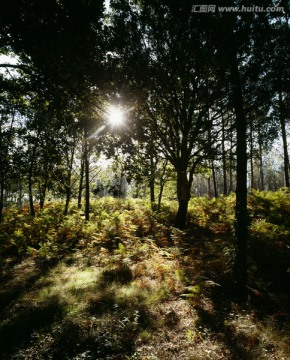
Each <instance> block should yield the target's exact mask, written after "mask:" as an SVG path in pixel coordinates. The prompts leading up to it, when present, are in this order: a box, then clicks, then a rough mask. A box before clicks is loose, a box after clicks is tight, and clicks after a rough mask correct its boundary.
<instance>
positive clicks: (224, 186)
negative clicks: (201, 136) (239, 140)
mask: <svg viewBox="0 0 290 360" xmlns="http://www.w3.org/2000/svg"><path fill="white" fill-rule="evenodd" d="M225 141H226V138H225V119H224V117H223V116H222V159H223V194H224V196H227V195H228V187H227V164H226V149H225Z"/></svg>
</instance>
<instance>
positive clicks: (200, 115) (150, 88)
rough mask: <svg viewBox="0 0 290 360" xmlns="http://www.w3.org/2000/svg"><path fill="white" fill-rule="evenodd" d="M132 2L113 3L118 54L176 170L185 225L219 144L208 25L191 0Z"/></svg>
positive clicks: (146, 120)
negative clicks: (195, 185) (202, 169)
mask: <svg viewBox="0 0 290 360" xmlns="http://www.w3.org/2000/svg"><path fill="white" fill-rule="evenodd" d="M130 4H131V5H130ZM130 4H129V3H128V2H127V1H114V2H113V3H112V6H113V9H114V11H113V23H114V26H115V32H116V34H115V37H116V39H117V40H116V42H117V44H118V45H119V47H118V48H117V54H118V56H119V58H120V63H121V64H122V71H123V74H125V75H124V77H125V78H126V81H127V83H128V85H129V88H131V91H130V90H129V92H131V93H132V89H134V90H135V92H136V93H137V97H136V99H135V100H136V101H138V108H139V109H140V110H141V111H140V114H141V115H140V117H141V120H142V123H143V124H146V128H147V131H148V132H150V133H154V136H155V139H156V140H155V144H154V145H155V147H156V152H157V153H160V154H162V156H163V157H164V158H165V159H167V160H168V161H169V162H170V163H171V164H172V165H173V166H174V168H175V171H176V173H177V198H178V202H179V207H178V211H177V214H176V220H175V225H176V226H177V227H180V228H182V227H184V226H185V223H186V215H187V208H188V202H189V199H190V192H191V185H192V181H193V174H194V173H195V171H196V167H197V165H200V164H201V162H203V161H205V160H207V159H208V158H210V157H211V156H212V155H213V145H214V143H215V141H214V137H215V135H214V133H213V131H214V128H213V123H214V122H215V121H216V119H217V117H218V116H217V115H216V114H215V113H214V110H213V108H211V106H212V105H213V103H214V100H215V98H216V96H217V89H216V86H215V81H214V74H213V72H210V71H209V67H208V64H207V61H205V59H207V58H208V57H209V56H210V51H209V47H208V43H207V38H206V30H205V29H206V25H207V23H204V22H203V21H202V18H196V17H194V15H193V13H192V12H191V9H192V3H191V1H182V3H179V4H178V5H177V4H176V3H175V2H170V1H162V2H160V3H158V4H157V3H156V2H154V1H138V2H132V3H130ZM180 19H183V21H182V22H181V21H179V20H180ZM207 19H208V18H207ZM122 90H124V88H123V89H122ZM126 91H127V89H126V90H124V92H126ZM210 109H211V110H210ZM209 112H211V116H210V117H209V116H208V113H209ZM144 131H146V129H145V130H144ZM209 131H211V135H212V137H211V142H210V143H209V142H208V138H207V135H208V132H209Z"/></svg>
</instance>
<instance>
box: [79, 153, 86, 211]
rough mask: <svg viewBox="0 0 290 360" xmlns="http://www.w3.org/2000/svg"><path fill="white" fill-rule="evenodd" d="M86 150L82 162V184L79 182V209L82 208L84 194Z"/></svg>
mask: <svg viewBox="0 0 290 360" xmlns="http://www.w3.org/2000/svg"><path fill="white" fill-rule="evenodd" d="M84 157H85V150H84V151H83V154H82V160H81V169H80V182H79V191H78V209H79V210H80V209H81V208H82V194H83V186H84V172H85V160H84Z"/></svg>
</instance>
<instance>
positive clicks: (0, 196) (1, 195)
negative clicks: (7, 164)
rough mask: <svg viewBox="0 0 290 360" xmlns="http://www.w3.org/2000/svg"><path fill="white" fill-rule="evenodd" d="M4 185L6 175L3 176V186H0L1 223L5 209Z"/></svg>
mask: <svg viewBox="0 0 290 360" xmlns="http://www.w3.org/2000/svg"><path fill="white" fill-rule="evenodd" d="M4 183H5V178H4V174H2V176H1V184H0V223H1V221H2V217H3V208H4Z"/></svg>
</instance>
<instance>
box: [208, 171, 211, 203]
mask: <svg viewBox="0 0 290 360" xmlns="http://www.w3.org/2000/svg"><path fill="white" fill-rule="evenodd" d="M207 195H208V197H209V198H211V182H210V176H209V177H208V178H207Z"/></svg>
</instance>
